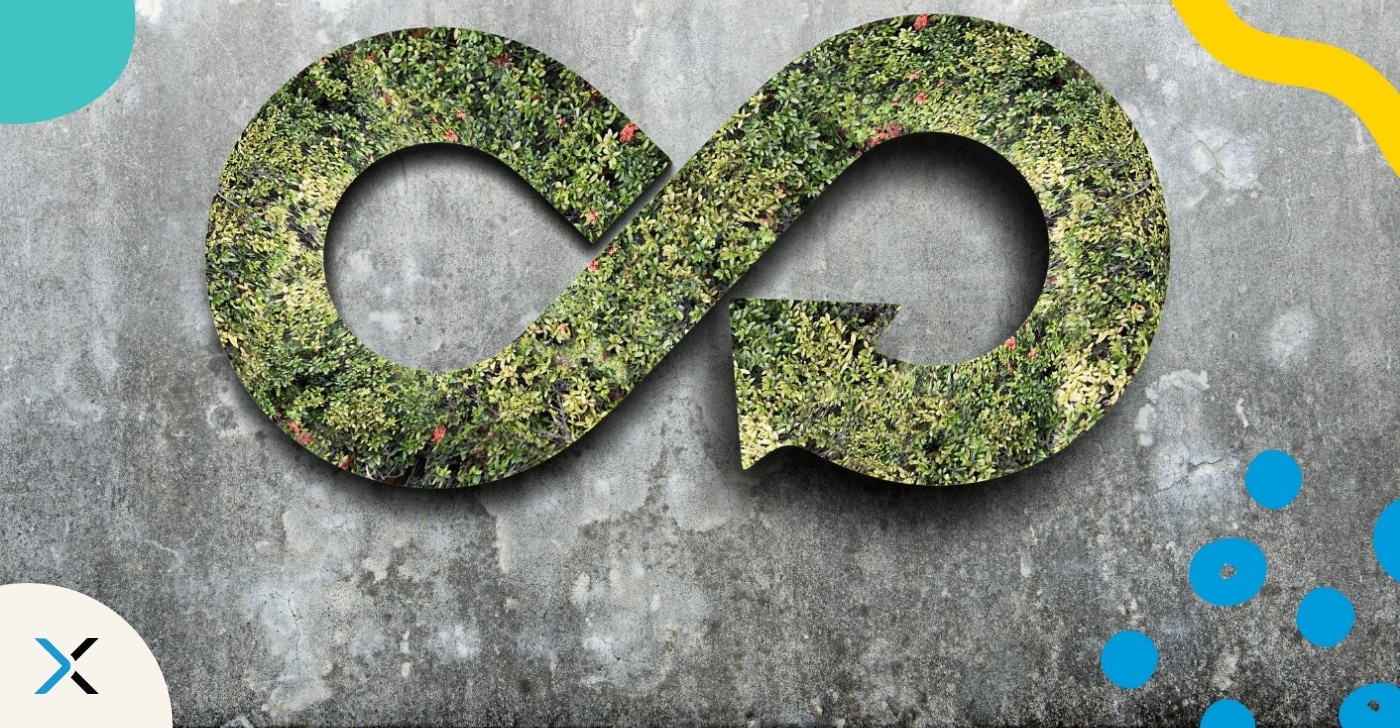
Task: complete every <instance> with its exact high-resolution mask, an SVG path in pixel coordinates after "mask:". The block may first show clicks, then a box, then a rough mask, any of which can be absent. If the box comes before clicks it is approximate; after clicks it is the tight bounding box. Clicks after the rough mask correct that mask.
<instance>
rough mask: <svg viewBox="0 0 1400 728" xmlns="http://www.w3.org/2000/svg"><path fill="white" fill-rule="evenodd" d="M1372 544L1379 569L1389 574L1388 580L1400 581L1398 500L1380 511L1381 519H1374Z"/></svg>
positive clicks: (1399, 514) (1399, 515) (1399, 517)
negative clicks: (1379, 564)
mask: <svg viewBox="0 0 1400 728" xmlns="http://www.w3.org/2000/svg"><path fill="white" fill-rule="evenodd" d="M1372 542H1373V543H1374V544H1375V547H1376V560H1377V561H1380V562H1381V568H1382V569H1385V573H1387V574H1390V578H1392V579H1394V580H1396V581H1400V500H1398V501H1395V502H1394V503H1391V504H1390V505H1388V506H1386V507H1385V510H1383V511H1381V517H1380V518H1377V519H1376V531H1375V534H1374V535H1373V537H1372Z"/></svg>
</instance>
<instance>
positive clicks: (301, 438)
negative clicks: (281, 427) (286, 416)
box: [287, 420, 314, 447]
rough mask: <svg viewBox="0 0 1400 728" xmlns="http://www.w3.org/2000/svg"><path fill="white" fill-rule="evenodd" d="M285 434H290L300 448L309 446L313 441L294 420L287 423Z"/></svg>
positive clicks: (309, 434)
mask: <svg viewBox="0 0 1400 728" xmlns="http://www.w3.org/2000/svg"><path fill="white" fill-rule="evenodd" d="M287 433H288V434H290V435H291V436H292V437H293V438H294V439H295V440H296V441H297V444H298V445H301V446H302V447H306V446H307V445H310V444H311V441H312V440H313V439H314V438H312V437H311V433H310V432H307V431H306V430H303V429H301V423H300V422H297V421H295V420H293V421H290V422H288V423H287Z"/></svg>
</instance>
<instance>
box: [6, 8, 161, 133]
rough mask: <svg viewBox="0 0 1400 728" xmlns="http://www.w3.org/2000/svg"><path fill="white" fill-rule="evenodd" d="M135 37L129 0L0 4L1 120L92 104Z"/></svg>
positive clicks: (22, 120)
mask: <svg viewBox="0 0 1400 728" xmlns="http://www.w3.org/2000/svg"><path fill="white" fill-rule="evenodd" d="M135 42H136V3H135V0H6V2H0V99H3V102H0V124H31V123H34V122H39V121H48V120H49V119H56V118H58V117H60V116H63V115H65V114H70V113H72V112H74V111H77V110H78V109H81V108H83V107H84V106H87V105H88V104H90V103H92V102H93V101H94V100H96V99H97V97H99V96H101V95H102V94H103V93H105V92H106V91H107V89H109V88H111V87H112V84H113V83H116V81H117V78H118V77H120V76H121V75H122V71H123V70H124V69H125V68H126V64H127V61H128V60H130V59H131V49H132V46H133V45H134V44H135Z"/></svg>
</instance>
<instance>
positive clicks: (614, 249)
mask: <svg viewBox="0 0 1400 728" xmlns="http://www.w3.org/2000/svg"><path fill="white" fill-rule="evenodd" d="M614 255H617V246H616V245H609V246H608V257H612V256H614Z"/></svg>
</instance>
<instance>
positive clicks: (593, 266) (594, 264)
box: [588, 258, 598, 273]
mask: <svg viewBox="0 0 1400 728" xmlns="http://www.w3.org/2000/svg"><path fill="white" fill-rule="evenodd" d="M588 272H589V273H597V272H598V259H597V258H594V259H593V260H591V261H589V263H588Z"/></svg>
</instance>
